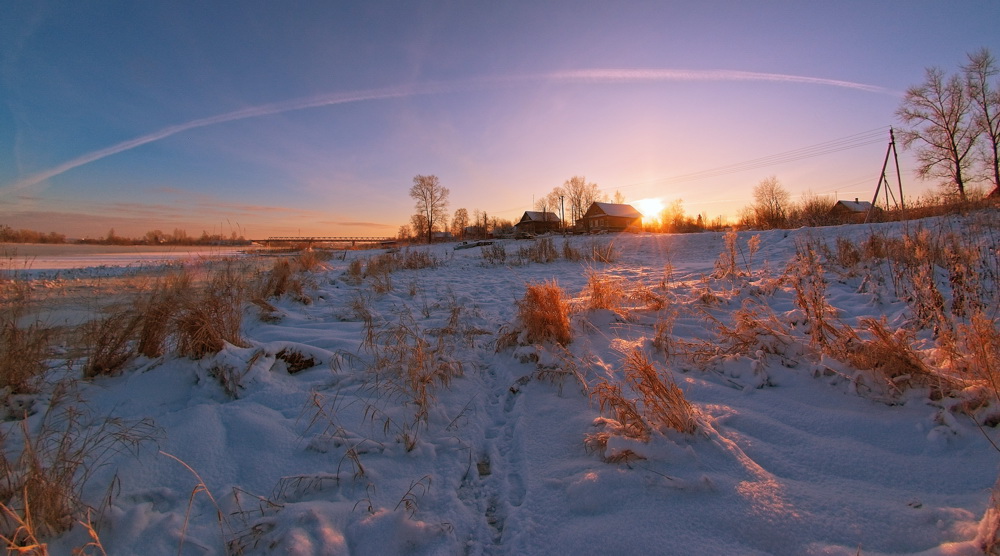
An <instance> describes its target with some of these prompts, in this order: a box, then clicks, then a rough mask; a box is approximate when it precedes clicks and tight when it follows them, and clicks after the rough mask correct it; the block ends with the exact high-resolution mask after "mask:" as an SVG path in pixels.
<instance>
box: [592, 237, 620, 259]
mask: <svg viewBox="0 0 1000 556" xmlns="http://www.w3.org/2000/svg"><path fill="white" fill-rule="evenodd" d="M587 252H588V253H587V259H588V260H591V261H594V262H597V263H613V262H615V261H616V260H618V250H617V249H615V244H614V242H613V241H609V242H608V243H602V242H599V241H597V240H594V241H591V242H590V245H588V246H587Z"/></svg>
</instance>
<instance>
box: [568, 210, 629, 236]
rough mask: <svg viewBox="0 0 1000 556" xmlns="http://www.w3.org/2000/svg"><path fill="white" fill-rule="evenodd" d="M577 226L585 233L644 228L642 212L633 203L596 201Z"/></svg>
mask: <svg viewBox="0 0 1000 556" xmlns="http://www.w3.org/2000/svg"><path fill="white" fill-rule="evenodd" d="M577 226H578V227H579V228H581V229H582V230H583V231H584V232H585V233H594V232H624V231H626V230H627V231H639V230H641V229H642V214H641V213H640V212H639V211H637V210H635V208H633V207H632V205H619V204H615V203H594V204H592V205H590V208H589V209H587V212H586V214H584V215H583V217H582V218H580V220H579V221H578V222H577Z"/></svg>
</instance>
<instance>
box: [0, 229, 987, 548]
mask: <svg viewBox="0 0 1000 556" xmlns="http://www.w3.org/2000/svg"><path fill="white" fill-rule="evenodd" d="M910 225H912V224H910ZM922 225H923V226H925V227H927V228H928V229H932V230H935V231H937V230H952V229H956V226H958V228H957V229H960V230H963V231H964V230H965V229H966V228H964V227H962V226H967V227H968V229H969V230H972V229H976V228H974V226H973V223H972V222H959V223H955V222H952V221H948V220H936V221H931V222H927V223H922ZM978 229H983V228H978ZM873 233H877V234H884V235H885V236H886V237H897V236H903V235H905V234H907V233H909V230H905V229H904V227H903V225H902V224H891V225H889V224H887V225H879V226H876V227H869V226H845V227H835V228H823V229H815V230H807V229H802V230H791V231H787V230H778V231H769V232H759V233H750V232H743V233H740V234H739V235H738V237H737V239H736V244H737V245H738V246H739V249H740V252H738V253H737V257H736V267H735V268H733V269H730V273H729V274H727V275H725V276H721V274H720V270H719V269H717V267H716V262H717V261H718V260H720V257H719V256H720V254H721V253H724V251H725V249H726V238H725V237H724V234H717V233H703V234H692V235H646V234H641V235H621V236H600V237H596V238H581V237H571V238H566V239H563V238H554V239H552V240H551V241H553V242H554V244H555V247H556V249H555V251H556V252H557V253H562V252H564V251H563V245H562V243H563V242H564V241H566V242H570V246H571V247H573V248H575V249H577V250H578V251H579V252H581V253H587V252H593V251H592V249H593V246H594V243H593V242H597V243H598V244H599V245H601V246H603V247H606V246H607V245H609V244H610V245H612V246H613V251H614V253H615V257H614V258H613V260H612V261H611V262H594V261H587V260H579V261H578V260H566V259H565V258H557V259H556V260H554V261H553V262H549V263H545V264H542V263H530V264H519V262H520V261H519V258H518V257H516V256H514V253H515V251H516V250H517V249H518V248H519V247H522V246H524V245H527V243H525V242H520V243H517V242H508V243H506V244H505V248H506V250H507V255H508V257H507V258H506V260H505V263H504V264H493V263H491V262H490V260H493V259H489V260H488V259H486V258H484V256H483V255H482V254H481V253H480V251H481V249H480V248H475V249H467V250H459V251H452V250H451V248H450V246H448V245H436V246H430V247H414V248H412V249H413V250H415V251H416V250H419V251H426V252H427V253H426V254H425V255H422V259H423V261H424V263H425V264H426V265H427V266H424V267H423V268H411V269H406V268H403V269H397V270H393V271H391V273H388V276H390V278H389V279H388V280H387V278H386V276H387V274H386V273H384V272H381V271H380V273H379V274H378V275H377V276H376V275H373V276H369V277H368V278H365V277H359V276H356V275H352V274H351V273H349V272H348V269H349V264H350V262H351V261H350V260H347V261H333V262H332V263H331V264H332V268H327V269H318V270H314V271H312V272H309V273H307V274H305V275H304V276H305V284H306V285H305V287H304V288H303V292H304V294H305V296H306V297H308V298H309V299H310V300H311V302H310V303H308V304H303V303H302V302H301V299H300V300H296V296H294V295H285V296H282V297H279V298H272V299H270V300H268V302H269V303H270V305H271V307H272V309H273V310H271V311H270V314H269V317H268V318H267V319H265V320H261V319H259V318H258V316H259V314H260V311H259V310H258V309H257V308H256V307H252V308H248V310H247V311H246V315H245V319H244V323H243V329H242V335H243V338H244V339H245V343H246V347H237V346H235V345H231V344H230V345H227V346H226V347H225V348H224V349H223V350H222V351H221V352H219V353H218V354H216V355H213V356H208V357H205V358H202V359H200V360H192V359H188V358H181V357H178V356H176V355H173V354H168V355H166V356H164V357H161V358H156V359H148V358H137V359H135V360H134V362H133V363H132V364H131V365H130V367H129V368H128V369H127V370H126V371H125V372H123V373H122V374H120V375H118V376H114V377H101V378H97V379H94V380H92V381H87V382H78V383H77V384H76V389H77V392H78V397H79V399H80V400H81V402H80V403H81V405H83V406H86V407H87V408H89V410H90V412H91V413H92V414H93V415H95V416H103V415H113V416H115V417H116V418H120V419H122V420H125V421H135V420H138V419H150V420H152V422H153V423H155V425H156V427H157V432H156V435H155V440H153V441H149V442H146V443H144V444H143V445H142V447H141V449H140V451H139V453H138V456H133V455H130V454H128V453H121V454H117V455H115V456H114V457H112V458H110V459H109V460H108V465H105V466H103V467H101V468H100V469H97V470H95V472H94V475H93V477H92V478H91V479H90V480H89V481H88V482H87V488H86V491H85V493H84V495H85V496H84V498H85V499H86V500H87V501H88V502H89V503H90V504H91V505H94V506H95V507H100V506H101V502H100V500H102V499H105V497H106V496H107V492H108V485H109V484H113V485H115V486H114V489H113V491H114V492H113V493H114V496H113V497H112V498H111V504H110V506H104V507H105V508H106V509H105V510H104V512H103V513H102V514H101V515H100V516H98V517H95V525H96V526H97V529H98V532H99V535H100V541H101V543H102V545H103V547H104V548H105V550H107V552H108V554H131V553H145V554H176V553H178V552H180V553H181V554H226V553H241V554H272V553H279V554H471V555H498V554H558V553H565V554H603V553H608V552H615V553H620V554H789V555H792V554H856V553H858V551H859V550H860V551H861V553H862V554H890V553H891V554H901V553H902V554H977V553H981V550H980V549H979V548H978V546H977V544H976V543H977V538H976V537H977V535H978V534H979V530H980V520H981V519H982V518H983V515H984V513H985V512H986V509H987V505H988V503H989V499H990V489H991V486H992V485H993V483H994V482H995V480H996V478H997V472H998V469H997V462H998V459H1000V453H998V451H997V450H996V449H994V448H993V446H991V443H990V440H992V442H994V443H997V442H998V441H1000V438H998V435H997V432H996V430H995V428H991V427H983V428H980V427H979V426H977V424H976V422H975V421H974V420H973V418H972V417H974V418H976V419H979V420H980V421H982V420H983V419H985V418H986V417H988V416H989V415H991V413H990V411H994V410H995V408H996V406H997V403H998V402H997V401H996V400H991V401H989V403H987V404H986V405H985V406H983V407H980V408H977V409H975V410H974V411H972V412H971V413H963V412H962V411H959V410H958V409H956V406H957V405H959V403H960V402H961V401H962V398H961V397H960V396H961V393H956V394H954V395H953V396H952V397H948V398H945V399H937V400H933V399H931V397H932V396H931V395H930V389H929V388H928V387H926V386H924V385H922V383H917V382H914V383H913V385H912V386H908V384H909V383H908V382H907V380H908V378H903V379H899V382H898V384H899V385H900V386H899V387H898V388H894V387H892V386H891V385H889V386H887V385H885V384H884V383H883V382H881V381H880V379H879V375H877V373H875V372H874V371H871V370H866V369H858V368H853V367H851V365H850V364H849V362H846V361H844V360H841V359H838V358H836V357H833V356H832V355H830V354H829V353H823V352H821V351H820V350H819V349H818V348H817V347H816V345H815V339H814V336H812V335H811V334H810V333H815V322H814V321H810V320H809V318H808V316H807V315H805V314H804V312H803V310H802V309H801V308H800V306H799V305H798V304H797V298H796V292H795V289H794V287H793V283H792V281H791V279H789V278H787V276H789V275H790V274H794V273H795V272H797V271H796V269H795V265H792V266H791V267H789V265H790V263H792V262H793V261H795V260H796V253H797V252H801V249H802V246H803V245H805V244H807V243H808V242H813V244H818V243H825V244H827V245H828V246H829V247H830V248H831V250H835V249H836V244H835V242H836V240H835V238H836V237H842V238H846V240H847V241H850V242H851V243H853V244H855V245H861V244H862V243H863V242H864V241H866V238H868V237H870V236H871V235H872V234H873ZM755 235H756V236H759V242H760V243H759V249H758V250H756V252H755V253H753V255H752V258H749V257H747V255H750V253H749V251H750V249H749V244H748V240H750V239H751V238H752V237H753V236H755ZM970 241H987V242H988V241H991V240H990V238H989V237H988V236H983V237H980V236H975V237H972V238H970ZM817 242H818V243H817ZM493 255H495V253H493ZM493 255H491V256H493ZM371 256H372V255H371V254H368V253H364V252H354V253H351V254H350V255H349V257H348V258H350V257H359V258H366V257H371ZM400 256H401V257H402V256H408V255H406V254H405V253H404V254H403V255H400ZM363 262H364V263H365V264H367V259H365V260H364V261H363ZM876 264H877V263H875V262H866V263H863V264H860V266H858V267H857V268H855V269H853V271H852V270H851V269H844V268H835V267H834V265H831V264H830V263H829V262H826V261H825V262H824V277H823V280H824V285H823V288H824V297H823V298H824V299H825V300H826V303H828V304H829V305H830V306H831V307H832V308H833V314H832V315H831V316H830V319H831V321H832V322H835V323H837V324H838V325H839V324H841V323H842V324H843V325H845V326H851V327H859V326H860V324H859V323H860V322H861V319H862V318H864V317H875V318H882V317H884V318H885V319H886V321H885V322H886V323H887V326H888V327H889V328H891V329H892V330H893V331H897V330H903V329H906V330H908V331H909V332H910V333H911V334H912V335H913V338H914V339H913V344H912V348H913V350H914V351H915V352H916V353H917V354H918V355H919V356H920V357H921V358H922V360H923V361H924V362H925V363H926V364H927V365H928V366H929V367H931V368H933V369H936V370H939V371H940V372H952V371H953V370H954V369H953V368H952V367H950V366H948V365H947V364H944V363H943V362H942V361H943V359H942V357H941V356H940V354H939V353H938V350H937V348H936V344H935V343H934V342H935V339H934V334H933V332H932V330H931V329H930V328H929V327H927V326H923V325H920V324H918V321H919V319H918V315H917V314H916V313H917V311H916V309H915V305H916V303H915V300H914V299H912V296H909V297H911V299H907V297H908V296H907V294H906V293H905V292H903V291H902V290H901V289H900V288H898V287H895V286H894V285H893V283H892V277H891V276H892V274H891V273H892V272H893V270H894V268H893V267H892V266H891V264H890V263H884V264H882V263H878V264H881V266H880V267H879V268H877V269H876V268H874V267H873V265H876ZM865 265H868V266H865ZM789 268H790V270H788V272H786V269H789ZM803 272H804V271H803ZM595 276H598V277H604V278H606V279H608V280H612V281H613V282H614V283H615V284H618V286H619V287H620V288H622V289H624V290H625V291H626V292H633V291H636V290H643V291H644V293H643V295H639V296H633V297H628V296H626V297H624V298H622V299H620V300H619V301H618V302H617V303H618V305H617V306H611V308H604V309H586V306H587V304H588V303H589V302H590V301H591V300H589V299H588V298H587V295H588V294H587V292H588V287H590V288H592V282H593V280H594V277H595ZM720 276H721V277H720ZM980 276H981V277H982V280H983V284H984V285H983V287H982V288H980V290H979V291H981V292H987V294H989V295H992V296H993V297H992V298H985V297H984V299H983V300H982V301H983V303H995V301H996V283H995V282H993V281H992V280H994V279H995V276H993V277H990V276H989V275H988V274H984V273H980ZM880 277H881V278H880ZM880 279H881V280H882V281H879V280H880ZM375 280H378V281H379V282H378V286H379V287H378V288H377V289H379V290H381V293H380V292H378V291H375V289H376V288H375V284H374V281H375ZM548 281H554V282H555V283H557V284H558V286H559V287H560V288H562V289H563V290H564V291H565V292H566V294H567V297H568V298H569V301H570V305H571V306H572V307H573V310H572V312H571V315H570V322H571V331H572V341H571V342H570V343H568V344H567V345H566V346H565V347H560V346H558V345H556V344H554V343H551V342H550V343H538V344H528V345H515V346H512V347H506V348H504V349H500V350H497V340H498V338H499V337H500V336H501V335H502V334H503V333H504V332H507V331H510V330H511V329H512V328H516V327H518V326H519V323H518V308H517V302H518V301H519V300H521V299H522V298H523V297H524V292H525V289H526V287H527V285H529V284H538V283H544V282H548ZM937 282H938V283H940V288H939V290H940V291H942V292H944V295H945V296H946V297H947V298H948V299H950V298H951V297H952V294H951V287H952V286H953V285H954V284H953V283H950V282H949V279H948V275H947V272H946V270H943V269H938V275H937ZM897 290H899V295H897ZM654 298H656V299H659V301H660V302H659V303H654V302H653V301H655V299H654ZM740 318H742V319H744V322H743V324H742V325H741V324H740V322H737V321H738V320H739V319H740ZM994 327H995V321H994ZM865 337H866V338H867V336H865ZM658 338H659V339H660V340H661V341H660V342H659V343H658V342H657V339H658ZM665 345H668V346H669V349H666V350H664V349H662V347H663V346H665ZM658 346H659V347H658ZM635 349H638V350H640V351H641V352H642V353H644V354H646V355H647V356H648V357H649V359H650V360H651V361H652V362H653V364H654V365H655V366H656V368H657V369H658V370H659V371H660V372H662V373H669V375H670V376H672V377H673V380H674V381H675V382H676V383H677V384H678V385H679V387H680V388H681V390H682V391H683V393H684V396H685V397H686V398H687V400H689V401H690V402H691V403H692V405H693V407H694V409H695V411H696V412H697V414H698V428H697V431H696V432H695V433H693V434H682V433H679V432H677V431H674V430H670V429H660V428H655V427H654V428H653V429H652V432H651V434H650V435H649V438H648V440H647V441H643V440H641V439H636V438H630V437H628V436H625V435H623V434H618V433H616V432H615V431H616V430H618V429H615V422H613V415H612V414H611V413H609V412H607V411H605V412H604V414H603V415H602V413H601V411H600V408H599V404H598V400H597V399H596V398H593V397H592V396H591V395H590V394H591V392H593V388H594V387H595V386H596V385H597V384H598V383H599V382H600V381H602V380H604V381H609V382H616V383H619V384H622V385H624V392H625V394H626V395H627V396H632V397H635V398H640V397H641V396H640V394H639V393H638V392H633V391H631V390H630V389H628V385H627V384H626V383H625V381H624V378H623V371H622V365H623V362H622V360H623V356H624V355H623V354H625V353H628V352H629V351H631V350H635ZM279 354H282V355H279ZM290 354H298V355H296V356H292V355H290ZM303 361H311V362H312V364H311V365H308V364H306V363H303ZM299 367H303V368H299ZM220 368H226V369H231V370H233V371H234V373H235V374H234V375H233V376H234V377H235V379H236V383H237V384H238V388H237V390H236V392H237V395H236V397H233V396H230V395H228V394H227V393H226V391H225V390H224V389H223V388H222V387H221V386H220V384H219V382H218V380H217V378H216V377H215V376H214V374H213V373H218V372H219V371H218V369H220ZM956 396H957V397H956ZM48 399H50V398H48V397H46V394H45V393H44V392H43V393H41V394H39V395H38V397H37V399H36V400H35V402H34V403H35V406H36V411H37V412H36V413H35V414H34V415H32V416H30V417H29V418H28V423H29V425H32V424H35V423H37V422H38V419H39V418H40V417H39V416H40V415H41V411H42V410H44V409H45V407H46V403H47V400H48ZM638 407H640V409H641V408H642V404H641V403H639V404H638ZM991 407H992V408H993V409H990V408H991ZM16 426H17V424H16V423H15V422H9V423H5V424H4V427H5V430H7V431H8V433H9V434H13V433H10V431H11V430H13V429H14V428H15V427H16ZM600 432H604V433H608V434H607V440H606V442H607V444H606V447H604V449H603V453H602V451H601V450H594V449H593V448H592V447H588V445H587V444H586V443H585V438H586V437H587V436H588V435H590V434H594V433H600ZM7 449H8V450H11V449H12V448H9V447H8V448H7ZM626 451H631V454H632V455H631V456H630V457H627V458H624V459H617V460H616V459H615V458H613V457H611V456H614V455H615V454H623V453H625V452H626ZM605 460H608V461H605ZM85 539H86V533H85V531H83V528H82V527H79V526H78V527H75V528H73V529H72V530H71V531H69V532H67V533H65V534H63V535H62V536H60V537H58V538H56V539H54V540H51V541H50V547H49V548H50V551H51V552H52V553H63V552H67V553H68V551H69V550H70V548H72V547H74V546H81V545H82V544H83V543H84V542H86V540H85Z"/></svg>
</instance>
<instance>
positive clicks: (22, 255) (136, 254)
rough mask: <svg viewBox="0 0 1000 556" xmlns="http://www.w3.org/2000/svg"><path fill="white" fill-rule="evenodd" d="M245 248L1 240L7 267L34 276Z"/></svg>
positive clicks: (120, 268) (193, 258) (111, 269)
mask: <svg viewBox="0 0 1000 556" xmlns="http://www.w3.org/2000/svg"><path fill="white" fill-rule="evenodd" d="M245 249H246V248H245V247H228V246H226V247H199V246H176V245H174V246H149V245H76V244H11V243H4V244H0V253H2V255H3V261H2V263H3V270H5V271H7V272H17V273H23V274H27V275H28V276H31V277H52V276H55V275H66V274H75V273H86V274H120V273H127V272H132V271H138V270H144V269H151V268H157V267H162V266H164V265H175V264H182V263H186V262H197V261H199V260H203V259H214V258H220V257H233V256H242V255H243V251H244V250H245Z"/></svg>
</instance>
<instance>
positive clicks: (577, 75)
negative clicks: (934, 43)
mask: <svg viewBox="0 0 1000 556" xmlns="http://www.w3.org/2000/svg"><path fill="white" fill-rule="evenodd" d="M670 81H771V82H784V83H803V84H811V85H823V86H832V87H844V88H848V89H855V90H859V91H864V92H869V93H879V94H892V95H894V94H898V93H896V92H894V91H891V90H888V89H885V88H883V87H878V86H875V85H867V84H864V83H854V82H851V81H842V80H837V79H825V78H820V77H809V76H801V75H786V74H779V73H759V72H749V71H737V70H675V69H581V70H567V71H557V72H550V73H541V74H529V75H519V76H495V77H484V78H473V79H464V80H455V81H444V82H428V83H418V84H413V85H408V86H400V87H387V88H382V89H367V90H362V91H351V92H346V93H334V94H327V95H318V96H313V97H307V98H300V99H292V100H287V101H281V102H274V103H269V104H263V105H260V106H252V107H249V108H244V109H242V110H235V111H233V112H226V113H224V114H219V115H216V116H209V117H207V118H199V119H197V120H191V121H189V122H185V123H181V124H177V125H172V126H169V127H165V128H163V129H161V130H159V131H155V132H153V133H149V134H146V135H142V136H140V137H136V138H134V139H130V140H128V141H123V142H121V143H117V144H115V145H111V146H109V147H106V148H103V149H100V150H96V151H93V152H90V153H87V154H84V155H82V156H78V157H76V158H74V159H71V160H68V161H66V162H63V163H62V164H59V165H57V166H53V167H52V168H49V169H47V170H43V171H41V172H37V173H35V174H31V175H29V176H26V177H24V178H21V179H20V180H17V181H15V182H13V183H12V184H10V185H9V186H7V189H9V190H12V191H19V190H22V189H25V188H28V187H31V186H33V185H37V184H39V183H41V182H43V181H45V180H47V179H49V178H52V177H55V176H58V175H60V174H63V173H65V172H68V171H70V170H72V169H74V168H78V167H80V166H83V165H85V164H89V163H91V162H94V161H97V160H100V159H102V158H107V157H109V156H113V155H116V154H119V153H122V152H125V151H128V150H131V149H134V148H136V147H140V146H142V145H146V144H149V143H152V142H154V141H159V140H161V139H166V138H167V137H170V136H172V135H176V134H178V133H182V132H184V131H188V130H191V129H197V128H201V127H208V126H212V125H217V124H222V123H226V122H233V121H237V120H245V119H248V118H258V117H261V116H268V115H273V114H281V113H284V112H291V111H295V110H305V109H308V108H317V107H321V106H332V105H336V104H346V103H353V102H363V101H372V100H384V99H390V98H402V97H410V96H415V95H429V94H439V93H454V92H461V91H474V90H483V89H489V88H494V87H503V86H512V85H518V84H523V83H531V82H589V83H621V82H670Z"/></svg>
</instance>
